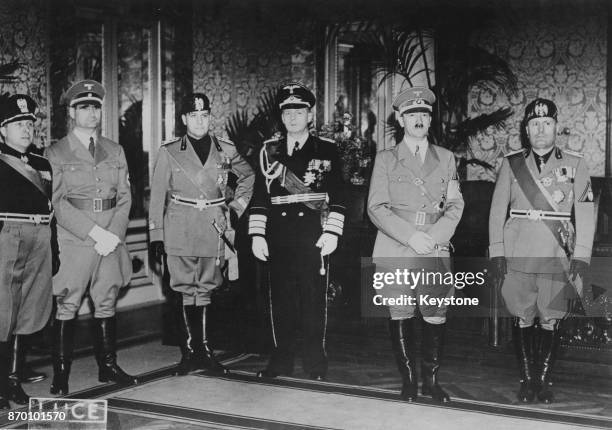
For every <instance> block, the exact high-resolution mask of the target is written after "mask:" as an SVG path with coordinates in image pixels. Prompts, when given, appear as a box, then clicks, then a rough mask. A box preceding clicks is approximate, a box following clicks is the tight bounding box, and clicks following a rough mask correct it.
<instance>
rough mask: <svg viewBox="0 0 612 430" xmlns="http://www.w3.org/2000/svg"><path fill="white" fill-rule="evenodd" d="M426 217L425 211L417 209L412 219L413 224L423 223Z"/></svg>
mask: <svg viewBox="0 0 612 430" xmlns="http://www.w3.org/2000/svg"><path fill="white" fill-rule="evenodd" d="M426 217H427V214H426V213H425V212H422V211H418V212H417V213H416V218H415V220H414V224H415V225H425V219H426Z"/></svg>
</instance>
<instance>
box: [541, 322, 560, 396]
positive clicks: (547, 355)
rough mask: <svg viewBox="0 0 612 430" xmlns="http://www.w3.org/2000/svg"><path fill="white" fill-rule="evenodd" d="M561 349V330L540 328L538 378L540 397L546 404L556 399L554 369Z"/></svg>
mask: <svg viewBox="0 0 612 430" xmlns="http://www.w3.org/2000/svg"><path fill="white" fill-rule="evenodd" d="M558 350H559V330H558V328H557V326H555V329H554V330H543V329H540V344H539V348H538V364H539V366H538V368H539V372H540V373H539V377H538V380H537V394H538V399H539V400H540V401H541V402H543V403H546V404H549V403H552V402H553V401H554V398H555V396H554V394H553V391H552V388H551V387H552V381H551V377H552V371H553V366H554V364H555V360H556V358H557V352H558Z"/></svg>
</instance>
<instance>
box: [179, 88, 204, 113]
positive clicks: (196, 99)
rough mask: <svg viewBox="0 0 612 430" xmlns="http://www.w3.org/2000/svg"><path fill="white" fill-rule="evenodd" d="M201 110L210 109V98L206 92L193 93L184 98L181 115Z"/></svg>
mask: <svg viewBox="0 0 612 430" xmlns="http://www.w3.org/2000/svg"><path fill="white" fill-rule="evenodd" d="M200 111H210V100H208V97H206V95H205V94H203V93H193V94H189V95H188V96H187V97H185V98H184V99H183V104H182V105H181V115H185V114H188V113H191V112H200Z"/></svg>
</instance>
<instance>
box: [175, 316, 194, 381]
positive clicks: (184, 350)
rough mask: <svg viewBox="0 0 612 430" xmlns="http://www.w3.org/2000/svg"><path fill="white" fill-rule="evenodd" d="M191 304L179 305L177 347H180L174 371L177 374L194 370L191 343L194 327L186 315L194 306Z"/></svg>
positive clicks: (192, 342) (192, 341) (184, 373)
mask: <svg viewBox="0 0 612 430" xmlns="http://www.w3.org/2000/svg"><path fill="white" fill-rule="evenodd" d="M194 307H195V306H193V305H187V306H186V305H183V306H181V308H180V310H179V313H180V316H181V318H180V319H179V329H180V333H181V339H180V341H179V347H180V348H181V361H180V362H179V364H178V365H177V366H176V373H177V374H179V375H186V374H188V373H189V372H191V371H193V370H195V363H194V351H193V347H192V345H193V344H194V333H193V331H194V327H191V325H190V320H189V318H188V317H187V315H189V314H191V313H192V312H193V310H192V309H191V308H194Z"/></svg>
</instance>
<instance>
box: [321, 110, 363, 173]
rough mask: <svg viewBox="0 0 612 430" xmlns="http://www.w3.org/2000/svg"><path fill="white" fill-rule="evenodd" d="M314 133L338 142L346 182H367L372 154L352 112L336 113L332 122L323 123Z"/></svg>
mask: <svg viewBox="0 0 612 430" xmlns="http://www.w3.org/2000/svg"><path fill="white" fill-rule="evenodd" d="M313 134H316V135H318V136H320V137H326V138H328V139H333V140H334V141H335V142H336V145H337V147H338V155H339V156H340V160H341V163H342V176H343V178H344V180H345V181H346V182H350V183H351V184H353V185H364V184H365V183H366V181H367V180H366V178H368V177H369V173H368V172H369V167H370V165H371V163H372V156H371V154H370V153H369V145H368V141H367V140H366V139H364V138H362V137H360V136H359V135H358V133H357V129H356V127H355V125H354V124H353V116H352V115H351V114H350V113H348V112H345V113H343V114H334V121H333V122H332V123H331V124H325V125H323V126H322V127H321V128H320V130H319V131H313Z"/></svg>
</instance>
